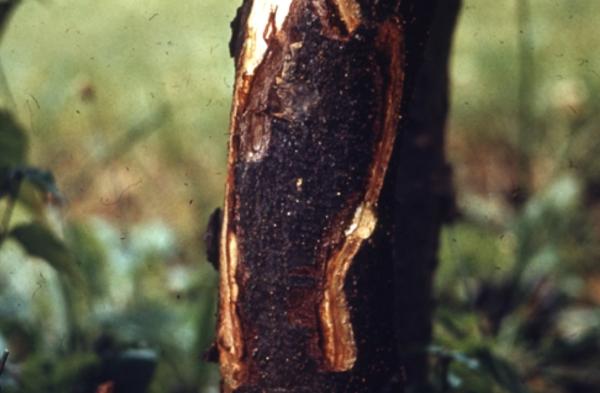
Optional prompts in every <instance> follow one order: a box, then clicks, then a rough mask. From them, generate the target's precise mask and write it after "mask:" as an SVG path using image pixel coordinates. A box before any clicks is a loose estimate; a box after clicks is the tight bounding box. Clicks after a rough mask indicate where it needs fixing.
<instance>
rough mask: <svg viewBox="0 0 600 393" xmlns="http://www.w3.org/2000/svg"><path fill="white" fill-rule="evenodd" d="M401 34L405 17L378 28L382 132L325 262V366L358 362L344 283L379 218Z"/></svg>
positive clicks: (399, 76)
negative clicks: (383, 62) (361, 190)
mask: <svg viewBox="0 0 600 393" xmlns="http://www.w3.org/2000/svg"><path fill="white" fill-rule="evenodd" d="M402 38H403V37H402V30H401V28H400V23H399V22H398V21H396V20H389V21H386V22H384V23H383V24H382V26H381V27H380V28H379V32H378V35H377V39H376V42H375V44H376V46H377V48H378V49H379V50H380V51H381V52H383V53H384V54H385V55H386V56H387V58H388V59H389V64H388V65H387V73H388V75H387V80H388V81H389V82H388V85H387V89H386V92H385V106H384V108H383V111H382V115H381V116H382V119H381V123H380V124H381V129H380V130H375V132H378V133H379V138H378V141H377V143H376V145H375V149H374V152H373V161H372V163H371V166H370V168H369V175H368V176H369V177H368V181H367V185H366V190H365V194H364V197H363V200H362V201H361V203H360V204H359V206H358V207H357V209H356V210H355V212H354V216H353V218H352V221H351V222H350V225H349V226H348V227H347V228H346V230H345V231H344V236H345V237H344V240H343V242H342V245H341V247H340V248H339V249H338V251H337V252H336V253H335V254H334V255H333V256H332V257H331V258H330V259H329V260H328V261H327V262H326V268H325V284H324V293H323V300H322V301H321V304H320V309H319V311H320V318H321V327H322V332H323V344H324V345H323V353H324V357H325V366H326V367H327V369H329V370H331V371H347V370H350V369H351V368H352V367H353V366H354V363H355V362H356V356H357V355H356V342H355V340H354V331H353V329H352V322H351V320H350V311H349V310H348V302H347V300H346V295H345V293H344V283H345V281H346V275H347V273H348V270H349V268H350V266H351V264H352V262H353V260H354V258H355V257H356V254H357V253H358V251H359V250H360V247H361V245H362V244H363V242H364V241H365V240H366V239H368V238H369V237H371V235H372V233H373V231H374V230H375V225H376V222H377V218H376V216H375V208H376V205H377V201H378V200H379V194H380V192H381V188H382V187H383V182H384V179H385V174H386V171H387V168H388V165H389V162H390V158H391V156H392V151H393V149H394V141H395V139H396V131H397V129H398V123H399V121H400V117H399V114H400V105H401V102H402V91H403V84H404V67H403V61H404V58H403V54H404V47H403V40H402Z"/></svg>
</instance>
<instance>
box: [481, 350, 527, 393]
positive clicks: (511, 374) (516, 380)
mask: <svg viewBox="0 0 600 393" xmlns="http://www.w3.org/2000/svg"><path fill="white" fill-rule="evenodd" d="M473 356H474V357H475V358H476V359H477V360H478V362H479V364H480V366H481V367H480V369H481V370H483V371H484V372H486V373H487V374H489V375H490V376H491V377H492V378H493V379H494V381H496V383H497V384H498V385H500V386H501V387H503V388H504V389H505V390H506V391H507V392H510V393H529V390H528V389H527V387H526V386H525V384H524V383H523V382H522V381H521V377H520V376H519V373H518V372H517V370H515V368H514V366H513V365H512V364H510V363H509V362H507V361H506V360H504V359H501V358H500V357H498V356H496V355H495V354H494V353H492V351H490V350H489V349H488V348H480V349H478V350H476V351H475V353H474V354H473Z"/></svg>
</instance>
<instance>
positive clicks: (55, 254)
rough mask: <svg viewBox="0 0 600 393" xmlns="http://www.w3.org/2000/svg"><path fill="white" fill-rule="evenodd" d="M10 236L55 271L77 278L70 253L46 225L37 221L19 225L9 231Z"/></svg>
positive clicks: (73, 260)
mask: <svg viewBox="0 0 600 393" xmlns="http://www.w3.org/2000/svg"><path fill="white" fill-rule="evenodd" d="M10 236H11V237H13V238H14V239H16V240H17V241H18V242H19V243H20V244H21V245H22V246H23V248H24V249H25V250H26V251H27V253H29V254H30V255H32V256H35V257H39V258H42V259H44V260H45V261H46V262H48V263H49V264H50V265H51V266H52V267H54V268H55V269H56V270H57V271H59V272H61V273H66V274H67V275H68V276H70V277H71V278H73V279H78V278H79V276H78V274H77V271H76V270H75V269H74V266H75V259H74V258H73V256H72V254H71V253H70V252H69V250H68V249H67V247H66V246H65V244H64V243H63V242H62V241H61V240H60V239H58V238H57V237H56V236H55V235H54V234H53V233H52V232H51V231H50V229H48V228H47V227H45V226H43V225H41V224H39V223H30V224H24V225H19V226H17V227H16V228H14V229H13V230H12V231H11V232H10Z"/></svg>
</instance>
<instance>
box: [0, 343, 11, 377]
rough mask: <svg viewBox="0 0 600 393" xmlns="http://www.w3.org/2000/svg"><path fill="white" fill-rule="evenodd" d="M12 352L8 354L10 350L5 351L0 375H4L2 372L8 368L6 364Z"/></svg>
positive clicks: (0, 364) (0, 361)
mask: <svg viewBox="0 0 600 393" xmlns="http://www.w3.org/2000/svg"><path fill="white" fill-rule="evenodd" d="M9 353H10V352H8V349H5V350H4V353H3V354H2V359H0V375H2V372H3V371H4V367H5V366H6V362H7V361H8V354H9Z"/></svg>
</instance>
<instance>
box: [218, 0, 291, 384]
mask: <svg viewBox="0 0 600 393" xmlns="http://www.w3.org/2000/svg"><path fill="white" fill-rule="evenodd" d="M292 1H293V0H254V1H253V3H252V8H251V10H250V14H249V16H248V18H247V20H246V24H245V26H243V27H242V28H243V30H244V31H245V32H246V33H245V39H244V44H243V47H242V52H241V55H240V56H239V58H238V59H237V62H238V64H237V65H236V69H237V74H236V82H235V88H234V100H233V106H232V110H231V117H230V119H231V120H230V129H229V135H230V137H229V154H228V158H227V162H228V168H229V169H228V174H227V181H226V186H225V203H224V208H223V211H224V213H223V226H222V231H221V240H220V242H221V248H220V262H219V263H220V272H221V274H220V282H219V286H220V290H219V292H220V300H219V303H220V304H219V323H218V331H217V345H218V348H219V363H220V365H221V374H222V377H223V381H224V390H225V392H232V391H234V390H235V389H237V388H238V387H239V386H241V385H242V383H243V381H244V380H245V379H246V378H247V375H246V374H247V370H246V367H245V365H244V362H243V356H244V343H243V339H242V326H241V323H240V318H239V315H238V311H237V301H238V294H239V286H238V283H237V278H236V274H237V269H238V264H239V262H240V261H239V254H238V244H237V235H236V233H235V230H234V228H233V225H232V224H231V217H232V214H233V210H234V208H235V199H234V194H233V189H234V187H235V184H234V174H233V168H234V164H235V160H236V157H237V156H238V154H239V150H240V146H239V136H238V135H237V133H236V132H235V130H236V128H237V127H238V123H239V118H238V117H239V114H240V113H242V112H243V110H244V108H245V106H246V103H247V102H248V94H249V92H250V89H251V86H252V81H253V76H254V73H255V71H256V68H257V67H258V66H259V65H260V64H261V63H262V62H263V60H264V58H265V55H266V53H267V51H268V41H269V39H270V37H272V36H273V35H274V34H276V33H277V31H278V30H279V29H280V28H281V26H282V25H283V23H284V21H285V19H286V18H287V15H288V12H289V8H290V5H291V3H292ZM256 143H260V141H256ZM265 149H266V147H265ZM259 150H260V149H259Z"/></svg>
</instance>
